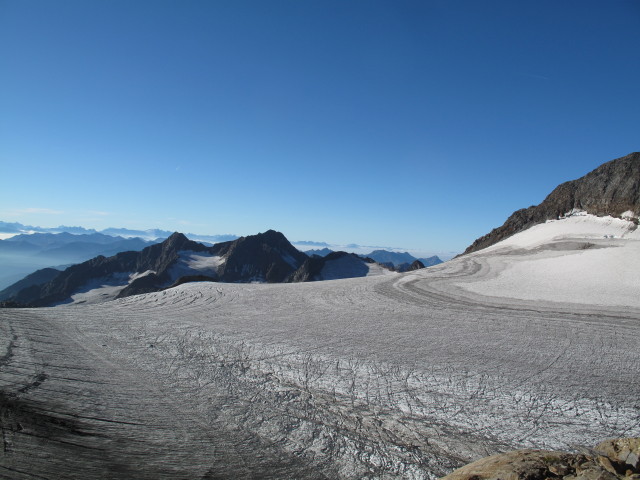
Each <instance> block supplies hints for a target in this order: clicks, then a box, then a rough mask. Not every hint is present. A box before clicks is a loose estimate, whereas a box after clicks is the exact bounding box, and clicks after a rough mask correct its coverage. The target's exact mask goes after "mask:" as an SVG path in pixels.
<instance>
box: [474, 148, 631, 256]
mask: <svg viewBox="0 0 640 480" xmlns="http://www.w3.org/2000/svg"><path fill="white" fill-rule="evenodd" d="M572 210H583V211H586V212H587V213H591V214H593V215H598V216H604V215H611V216H613V217H620V216H621V215H623V214H624V213H625V212H628V211H631V212H633V215H634V218H635V221H636V222H637V221H638V215H639V214H640V152H634V153H631V154H629V155H627V156H625V157H621V158H618V159H615V160H611V161H610V162H607V163H605V164H603V165H601V166H599V167H598V168H596V169H595V170H593V171H592V172H590V173H588V174H586V175H585V176H584V177H581V178H579V179H577V180H572V181H570V182H565V183H563V184H561V185H559V186H558V187H556V188H555V189H554V190H553V192H551V193H550V194H549V196H547V198H545V199H544V201H543V202H542V203H541V204H540V205H536V206H531V207H529V208H523V209H521V210H517V211H516V212H514V213H513V214H512V215H511V216H510V217H509V218H508V219H507V221H506V222H505V223H504V224H503V225H502V226H501V227H498V228H494V229H493V230H492V231H491V232H490V233H488V234H487V235H485V236H483V237H480V238H478V239H477V240H476V241H475V242H473V243H472V244H471V245H470V246H469V247H468V248H467V249H466V250H465V251H464V254H467V253H472V252H475V251H478V250H482V249H483V248H487V247H490V246H491V245H493V244H495V243H498V242H499V241H501V240H504V239H505V238H508V237H510V236H511V235H514V234H516V233H518V232H521V231H523V230H526V229H527V228H529V227H532V226H533V225H537V224H539V223H543V222H545V221H547V220H550V219H557V218H558V217H560V216H562V215H564V214H566V213H568V212H571V211H572Z"/></svg>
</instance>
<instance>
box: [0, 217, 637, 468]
mask: <svg viewBox="0 0 640 480" xmlns="http://www.w3.org/2000/svg"><path fill="white" fill-rule="evenodd" d="M619 222H621V221H618V220H615V219H606V218H602V219H598V218H590V217H589V216H585V215H579V216H572V217H570V218H567V219H565V220H561V221H556V222H549V223H547V224H545V225H540V226H538V227H534V229H531V230H530V231H526V232H522V234H520V235H519V236H516V237H518V238H516V237H514V238H512V239H509V240H508V241H505V242H503V243H502V244H500V245H496V246H494V247H492V248H491V249H486V250H483V251H480V252H476V253H474V254H472V255H466V256H463V257H460V258H458V259H455V260H452V261H450V262H447V263H445V264H441V265H437V266H434V267H431V268H428V269H422V270H416V271H413V272H409V273H407V274H390V275H377V276H370V277H366V276H365V277H362V278H351V279H344V280H339V281H326V282H309V283H296V284H255V285H252V284H225V283H213V282H198V283H189V284H184V285H181V286H179V287H176V288H172V289H168V290H164V291H162V292H156V293H150V294H145V295H136V296H131V297H127V298H124V299H119V300H114V301H111V302H105V303H100V304H86V303H85V304H82V305H74V306H68V305H63V306H59V307H55V308H46V309H0V389H1V393H2V395H4V396H5V397H6V398H8V399H10V401H7V402H5V404H6V405H8V407H9V408H8V409H6V414H4V415H3V416H0V417H2V418H0V421H2V422H4V423H3V424H2V426H3V441H4V444H5V449H4V453H3V457H2V462H0V464H2V466H3V467H6V468H8V469H12V470H8V471H11V472H14V471H20V472H25V473H24V476H25V478H26V476H27V475H28V476H29V477H37V476H40V477H46V478H73V479H80V478H82V479H84V478H111V477H113V476H114V475H115V476H118V475H119V476H120V478H137V479H141V480H146V479H149V480H150V479H154V480H155V479H158V478H304V479H314V480H315V479H320V478H336V479H360V478H368V479H373V478H385V479H398V480H399V479H435V478H438V477H441V476H443V475H444V474H446V473H448V472H450V471H451V470H452V469H453V468H455V467H457V466H460V465H461V464H462V463H466V462H469V461H471V460H475V459H477V458H480V457H484V456H486V455H489V454H492V453H497V452H501V451H507V450H513V449H516V448H543V449H550V448H553V449H569V450H572V449H575V448H577V447H576V446H579V445H593V444H596V443H598V442H599V441H600V440H602V439H605V438H611V437H616V436H640V406H639V405H638V398H640V383H639V382H638V378H640V307H638V305H637V300H636V297H637V295H632V294H631V287H632V286H633V285H634V283H635V285H636V286H637V285H638V283H637V276H635V273H634V270H635V271H637V270H638V263H637V258H638V257H640V255H638V245H639V244H640V239H639V238H637V235H638V234H637V230H636V231H633V227H632V226H631V225H630V223H629V222H627V223H619ZM605 235H606V238H605ZM611 235H613V236H614V238H611ZM183 258H184V261H183V262H182V264H184V265H185V266H188V264H189V262H194V263H195V264H200V262H204V264H205V265H207V268H210V266H212V265H213V263H212V262H214V260H211V259H206V260H202V259H201V260H198V259H197V258H194V257H192V253H188V254H187V253H185V255H184V256H183ZM335 267H336V271H337V272H338V273H339V272H340V271H344V270H345V269H348V268H351V267H353V265H351V264H348V263H347V262H343V263H342V264H337V265H335ZM373 267H375V265H368V266H366V271H365V274H366V273H368V272H369V269H370V268H373ZM505 276H510V277H505ZM556 277H558V280H556V279H555V278H556ZM505 278H507V280H504V279H505ZM492 282H493V283H492ZM527 282H529V283H527ZM549 282H551V284H550V285H551V286H550V287H548V286H547V283H549ZM483 286H484V287H483ZM482 288H485V289H486V291H485V290H482ZM474 289H475V290H474ZM601 292H605V294H604V295H602V294H601ZM616 292H619V294H618V293H616ZM572 295H574V296H575V298H574V297H572ZM599 295H600V297H604V298H599V297H598V296H599ZM590 297H593V298H595V299H596V300H597V301H596V300H590ZM578 300H579V303H576V302H577V301H578ZM3 398H4V397H3ZM11 402H13V403H11ZM17 402H22V403H17ZM14 405H15V406H14ZM34 411H35V412H37V413H36V414H35V415H34V414H31V412H34ZM23 412H24V414H23ZM18 427H19V428H18ZM47 428H49V430H47ZM25 432H28V433H30V434H28V435H27V434H25ZM114 472H115V473H114ZM123 472H124V473H123Z"/></svg>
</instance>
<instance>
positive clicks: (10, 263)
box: [0, 232, 154, 288]
mask: <svg viewBox="0 0 640 480" xmlns="http://www.w3.org/2000/svg"><path fill="white" fill-rule="evenodd" d="M153 243H154V242H153V241H147V240H142V239H140V238H123V237H113V236H110V235H104V234H101V233H90V234H86V233H85V234H71V233H68V232H62V233H55V234H54V233H33V234H30V235H27V234H19V235H16V236H14V237H11V238H8V239H6V240H0V272H1V273H0V288H4V287H6V286H8V285H10V284H12V283H13V282H15V281H16V280H19V279H20V278H22V277H24V276H25V275H27V274H30V273H32V272H34V271H35V270H37V269H41V268H43V267H57V268H64V267H66V266H69V265H72V264H75V263H80V262H84V261H86V260H89V259H91V258H93V257H96V256H98V255H103V256H111V255H115V254H116V253H118V252H123V251H128V250H131V251H140V250H142V249H143V248H145V247H148V246H149V245H152V244H153Z"/></svg>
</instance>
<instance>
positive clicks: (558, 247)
mask: <svg viewBox="0 0 640 480" xmlns="http://www.w3.org/2000/svg"><path fill="white" fill-rule="evenodd" d="M473 255H474V257H475V258H476V259H477V261H478V262H481V263H482V266H483V274H482V275H480V276H477V277H474V278H471V279H465V280H463V281H461V282H460V286H462V287H463V288H464V289H465V290H467V291H469V292H473V293H478V294H482V295H486V296H493V297H509V298H516V299H522V300H545V301H554V302H571V303H576V304H581V305H584V304H590V305H608V306H616V305H628V306H633V307H638V308H640V295H638V291H639V290H638V289H639V288H640V230H638V229H637V225H635V224H634V223H633V222H631V221H627V220H622V219H619V218H613V217H608V216H607V217H596V216H594V215H589V214H586V213H584V212H574V213H573V214H572V215H571V216H568V217H566V218H563V219H561V220H550V221H547V222H546V223H543V224H539V225H535V226H533V227H531V228H529V229H528V230H525V231H523V232H520V233H518V234H516V235H513V236H512V237H509V238H507V239H506V240H503V241H501V242H499V243H497V244H495V245H493V246H491V247H489V248H487V249H485V250H481V251H480V252H478V253H476V254H473Z"/></svg>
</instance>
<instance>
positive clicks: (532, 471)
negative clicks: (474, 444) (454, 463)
mask: <svg viewBox="0 0 640 480" xmlns="http://www.w3.org/2000/svg"><path fill="white" fill-rule="evenodd" d="M524 479H526V480H546V479H565V480H622V479H625V480H638V479H640V438H618V439H615V440H607V441H604V442H602V443H600V444H598V445H597V446H596V447H595V448H593V449H584V452H583V453H578V454H574V453H567V452H556V451H546V450H516V451H513V452H509V453H503V454H499V455H493V456H491V457H487V458H483V459H482V460H478V461H477V462H473V463H472V464H470V465H466V466H464V467H462V468H459V469H458V470H456V471H455V472H453V473H451V474H449V475H447V476H446V477H444V479H443V480H524Z"/></svg>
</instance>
